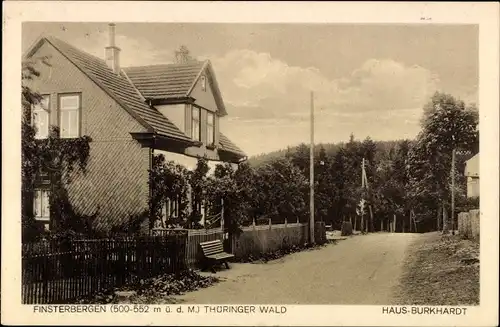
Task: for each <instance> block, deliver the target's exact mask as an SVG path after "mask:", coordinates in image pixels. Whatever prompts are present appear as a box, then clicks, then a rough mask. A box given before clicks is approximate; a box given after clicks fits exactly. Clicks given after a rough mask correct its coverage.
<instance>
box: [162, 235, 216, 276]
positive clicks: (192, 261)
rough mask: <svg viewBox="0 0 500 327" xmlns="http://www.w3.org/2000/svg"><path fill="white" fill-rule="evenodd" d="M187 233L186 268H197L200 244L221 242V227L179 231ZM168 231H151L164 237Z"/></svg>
mask: <svg viewBox="0 0 500 327" xmlns="http://www.w3.org/2000/svg"><path fill="white" fill-rule="evenodd" d="M180 230H183V231H185V232H186V233H187V238H186V252H185V260H186V265H187V267H188V268H192V269H195V268H198V263H199V260H200V257H199V255H200V247H199V245H200V243H202V242H207V241H214V240H217V239H219V240H223V236H224V234H223V232H222V228H221V227H216V228H211V229H180ZM168 231H169V230H168V229H157V230H155V231H153V233H155V235H164V233H166V232H168Z"/></svg>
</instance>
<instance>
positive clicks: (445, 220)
mask: <svg viewBox="0 0 500 327" xmlns="http://www.w3.org/2000/svg"><path fill="white" fill-rule="evenodd" d="M449 232H450V229H449V226H448V211H447V210H446V207H445V203H444V202H443V234H448V233H449Z"/></svg>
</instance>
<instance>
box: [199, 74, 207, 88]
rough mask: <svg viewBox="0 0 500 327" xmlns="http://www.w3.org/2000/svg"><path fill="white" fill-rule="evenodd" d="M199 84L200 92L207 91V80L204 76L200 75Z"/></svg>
mask: <svg viewBox="0 0 500 327" xmlns="http://www.w3.org/2000/svg"><path fill="white" fill-rule="evenodd" d="M200 83H201V89H202V91H206V90H207V78H206V77H205V75H201V77H200Z"/></svg>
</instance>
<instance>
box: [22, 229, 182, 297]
mask: <svg viewBox="0 0 500 327" xmlns="http://www.w3.org/2000/svg"><path fill="white" fill-rule="evenodd" d="M186 239H187V233H186V232H178V233H171V234H169V235H166V236H148V237H134V238H124V239H98V240H75V241H71V242H68V243H67V244H65V245H63V246H62V247H61V246H59V247H58V249H56V247H55V246H54V245H51V244H50V243H49V244H45V245H43V244H24V245H23V256H22V299H23V303H24V304H43V303H59V304H61V303H70V302H71V301H72V300H74V299H76V298H78V297H82V296H86V295H90V294H94V293H96V292H99V291H104V290H107V289H110V288H112V287H117V286H121V285H124V284H126V283H133V282H135V281H137V280H139V279H142V278H148V277H153V276H155V275H158V274H161V273H177V272H180V271H181V270H183V269H184V268H185V267H186V266H185V257H184V255H185V247H186ZM56 250H57V251H56Z"/></svg>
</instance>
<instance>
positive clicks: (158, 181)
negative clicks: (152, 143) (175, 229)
mask: <svg viewBox="0 0 500 327" xmlns="http://www.w3.org/2000/svg"><path fill="white" fill-rule="evenodd" d="M188 175H189V172H188V170H187V169H186V168H185V167H183V166H181V165H179V164H175V163H174V162H173V161H166V160H165V156H164V155H162V154H160V155H157V156H154V157H153V163H152V167H151V169H150V170H149V186H150V189H151V194H150V197H149V209H150V220H149V227H150V228H153V227H157V226H161V227H169V226H164V225H162V207H163V205H164V203H165V202H166V201H167V200H170V201H172V202H173V201H177V203H178V205H179V208H178V216H177V217H170V213H168V216H169V217H168V218H169V219H168V223H169V224H170V225H181V224H182V222H183V221H184V220H185V218H186V217H187V214H188V205H189V200H188V180H189V178H188Z"/></svg>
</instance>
